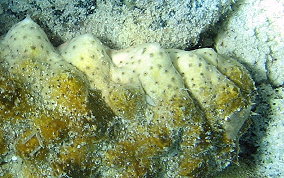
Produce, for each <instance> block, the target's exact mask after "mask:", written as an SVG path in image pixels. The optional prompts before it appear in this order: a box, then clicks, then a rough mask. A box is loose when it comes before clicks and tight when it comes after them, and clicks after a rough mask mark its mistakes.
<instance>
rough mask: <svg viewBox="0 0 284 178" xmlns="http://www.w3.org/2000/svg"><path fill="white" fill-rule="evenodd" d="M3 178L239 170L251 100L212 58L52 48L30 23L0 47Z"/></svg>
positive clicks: (240, 72)
mask: <svg viewBox="0 0 284 178" xmlns="http://www.w3.org/2000/svg"><path fill="white" fill-rule="evenodd" d="M0 49H1V50H0V64H1V65H0V70H1V76H0V117H1V120H0V124H1V128H0V161H1V162H0V174H1V176H4V177H5V176H6V177H45V176H50V177H64V176H65V177H66V176H67V177H89V176H98V177H183V176H189V177H205V176H209V175H210V176H211V175H213V174H214V173H216V172H217V171H220V170H222V169H224V168H225V167H227V166H228V165H229V164H230V163H232V162H237V161H238V139H239V137H240V135H241V134H242V133H243V132H244V131H245V130H246V129H247V125H248V124H249V123H248V122H247V121H246V119H247V118H248V115H249V114H250V109H251V105H252V97H253V92H254V90H255V87H254V82H253V81H252V79H251V77H250V75H249V73H248V71H247V70H246V69H245V68H244V67H243V66H242V65H241V64H240V63H238V62H237V61H236V60H233V59H231V58H227V57H224V56H221V55H219V54H217V53H216V52H215V51H214V50H213V49H209V48H204V49H198V50H193V51H183V50H177V49H164V48H162V47H161V46H160V45H159V44H157V43H148V44H141V45H137V46H134V47H130V48H127V49H122V50H113V49H111V48H109V47H107V46H105V45H103V44H102V43H101V42H100V41H99V40H98V39H97V38H96V37H95V36H93V35H91V34H85V35H81V36H78V37H76V38H73V39H72V40H70V41H69V42H66V43H64V44H62V45H60V46H59V47H58V48H55V47H53V45H52V44H51V43H50V41H49V39H48V37H47V35H46V34H45V33H44V31H43V30H42V29H41V28H40V27H39V26H38V25H37V24H36V23H35V22H33V21H32V20H31V19H30V18H29V17H28V18H26V19H25V20H23V21H21V22H19V23H18V24H16V25H15V26H14V27H13V28H11V29H10V30H9V32H8V33H7V34H6V35H5V37H4V38H3V39H2V40H1V42H0Z"/></svg>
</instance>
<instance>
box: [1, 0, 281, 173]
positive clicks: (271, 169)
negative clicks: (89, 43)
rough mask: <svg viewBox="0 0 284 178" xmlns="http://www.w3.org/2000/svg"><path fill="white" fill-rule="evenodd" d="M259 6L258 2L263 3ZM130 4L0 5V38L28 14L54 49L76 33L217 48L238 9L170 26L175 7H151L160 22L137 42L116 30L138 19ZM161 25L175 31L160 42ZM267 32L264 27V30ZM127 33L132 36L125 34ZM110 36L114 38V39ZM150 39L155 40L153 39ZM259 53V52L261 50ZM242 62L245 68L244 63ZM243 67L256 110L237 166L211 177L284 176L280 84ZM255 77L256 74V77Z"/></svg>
mask: <svg viewBox="0 0 284 178" xmlns="http://www.w3.org/2000/svg"><path fill="white" fill-rule="evenodd" d="M258 1H260V2H261V1H262V0H258ZM175 2H176V4H177V6H178V5H180V4H179V3H178V1H175ZM198 2H200V3H201V5H200V6H201V7H202V3H204V4H206V1H201V0H200V1H198ZM212 2H213V1H212ZM216 2H219V1H216ZM220 2H221V1H220ZM222 2H225V1H222ZM240 2H241V3H244V4H245V3H246V1H245V0H241V1H240ZM273 2H274V1H271V3H273ZM275 2H276V1H275ZM277 2H280V1H277ZM99 3H102V4H104V6H103V7H104V8H109V9H105V12H104V11H103V10H102V9H98V4H99ZM135 3H136V1H135V0H133V1H132V0H121V1H113V3H108V2H107V1H95V0H78V1H75V0H70V1H65V0H53V1H52V0H47V1H35V0H15V1H13V0H1V2H0V35H4V34H5V33H6V32H7V31H8V30H9V29H10V28H11V27H12V25H14V24H15V23H17V22H19V21H20V20H22V19H24V18H25V16H26V15H30V16H31V18H33V19H34V20H35V21H36V22H37V23H38V24H39V25H40V26H41V27H42V28H43V29H44V30H45V32H46V33H47V35H48V37H49V38H50V40H51V42H52V43H53V44H54V46H57V45H59V44H61V43H63V42H65V41H67V40H69V39H71V38H73V37H74V36H77V35H79V34H83V33H85V32H96V33H97V36H98V37H99V38H100V39H101V40H102V41H103V42H104V43H105V44H107V45H109V46H111V47H114V48H125V47H128V46H131V45H132V44H136V43H141V42H148V41H150V42H152V41H158V42H161V44H162V45H163V46H165V47H175V48H180V49H187V50H190V49H196V48H202V47H213V48H216V40H215V39H216V38H217V36H218V33H220V31H222V30H224V29H222V26H223V25H224V24H226V23H228V19H229V18H231V16H230V15H231V14H232V12H234V11H237V10H238V9H234V6H230V5H229V4H231V3H232V2H229V1H228V3H227V1H226V2H225V3H224V4H226V3H227V5H228V7H229V6H230V7H229V8H228V7H224V8H223V7H218V8H220V9H222V8H223V10H220V11H217V12H214V13H212V16H211V17H207V16H206V15H204V14H206V13H203V15H200V13H201V12H205V9H203V10H202V11H196V12H195V13H197V14H194V13H188V14H187V13H184V12H182V13H180V14H178V15H177V17H176V19H182V18H183V17H185V14H187V15H188V16H194V17H195V18H192V19H194V20H192V21H186V22H177V21H176V22H175V20H174V18H171V17H169V18H168V19H167V18H164V17H167V15H164V14H163V13H168V11H170V10H173V11H174V10H176V9H175V8H172V9H171V8H169V7H168V6H166V7H163V6H161V7H159V6H156V7H155V8H156V9H157V11H156V13H162V15H160V17H162V18H161V19H160V21H159V22H157V23H153V24H152V26H151V28H153V29H154V30H153V29H152V31H154V32H155V33H152V34H149V37H148V38H142V37H141V38H140V37H139V34H137V33H136V32H137V31H136V30H137V29H135V28H136V27H137V26H134V27H135V28H134V27H133V28H125V29H119V28H121V26H120V25H121V24H126V23H128V24H129V25H131V24H133V22H132V21H130V20H129V19H131V18H132V17H133V16H134V17H135V16H137V14H135V12H136V11H135V10H133V9H135V8H136V7H135V6H136V5H135ZM172 3H174V2H172ZM149 4H151V3H149ZM152 4H155V3H152ZM208 4H209V3H208ZM125 7H128V8H130V9H131V10H130V11H131V13H133V14H131V13H130V12H129V13H126V11H127V8H126V9H125ZM208 7H210V6H208ZM283 7H284V6H283ZM149 8H151V7H149ZM163 8H164V9H163ZM182 8H183V9H182ZM161 9H162V10H161ZM177 9H180V10H181V11H189V10H190V7H189V8H188V9H186V8H185V7H184V6H181V7H177ZM207 10H208V8H207ZM212 11H214V10H212ZM283 11H284V8H283V9H282V15H283ZM154 12H155V11H154ZM104 13H105V14H104ZM111 13H112V15H113V14H115V13H117V16H113V18H110V17H109V16H112V15H110V14H111ZM208 13H210V9H209V10H208ZM125 14H127V17H125V16H124V17H123V18H125V19H124V21H123V22H121V21H120V19H119V18H120V17H122V16H123V15H125ZM216 14H217V15H216ZM218 14H219V15H218ZM280 15H281V14H280ZM138 16H139V14H138ZM98 17H100V18H101V19H103V20H106V19H107V20H108V23H105V24H103V25H100V24H99V25H98V24H94V23H95V22H97V21H99V22H100V20H98V19H97V21H96V18H98ZM155 17H156V16H155ZM137 18H138V17H137ZM198 18H200V19H198ZM205 18H208V19H209V20H206V19H205ZM210 18H212V19H210ZM232 18H233V17H232ZM240 18H242V17H240ZM280 18H281V16H280ZM283 18H284V17H283V16H282V19H283ZM138 19H139V18H138ZM103 20H102V21H103ZM128 20H129V21H128ZM132 20H133V19H132ZM143 20H145V21H143ZM148 20H149V19H139V21H138V22H134V24H135V23H140V24H142V25H141V26H140V27H139V28H141V29H142V30H145V31H146V32H142V31H141V34H145V33H147V29H145V27H144V26H143V23H145V24H149V22H148ZM198 20H200V24H201V25H200V26H199V25H198V24H199V23H198V22H196V21H198ZM86 22H88V23H86ZM175 23H182V24H183V25H180V26H179V25H176V24H175ZM190 23H193V24H194V23H195V24H197V25H194V26H190ZM165 24H167V26H169V27H171V28H176V29H173V30H171V31H170V33H171V34H169V35H168V36H167V38H166V39H163V36H162V35H161V33H162V32H163V31H159V30H160V28H162V27H163V26H164V25H165ZM188 24H189V25H188ZM108 25H109V28H110V29H117V28H118V31H114V32H113V33H112V34H111V32H110V31H111V30H109V29H107V30H106V31H104V30H103V29H105V28H107V27H108ZM115 25H116V26H115ZM186 25H188V26H186ZM278 25H279V24H278ZM280 25H281V24H280ZM283 25H284V23H283V22H282V26H283ZM100 26H101V27H102V29H99V27H100ZM161 26H162V27H161ZM96 28H98V29H96ZM190 28H191V30H192V32H187V31H185V29H190ZM240 28H241V27H240ZM267 28H269V26H268V27H267ZM127 30H131V31H129V32H128V31H127ZM245 31H248V30H245ZM134 32H135V33H134ZM130 33H131V35H130ZM133 33H134V35H133ZM282 33H283V31H282ZM115 36H118V37H117V38H115ZM175 36H179V38H178V40H179V41H180V42H181V43H179V42H178V40H171V39H173V38H175ZM189 36H191V37H189ZM282 37H283V35H282V36H281V35H280V36H278V38H279V39H277V40H275V39H274V41H277V42H278V43H279V44H282V48H280V49H278V50H284V48H283V46H284V44H283V42H284V39H282ZM155 38H156V39H157V40H155ZM228 39H229V38H228ZM116 40H117V41H116ZM127 40H129V41H127ZM135 40H137V41H135ZM159 40H160V41H159ZM237 40H238V39H236V43H238V41H237ZM272 40H273V39H272ZM272 45H273V44H272ZM225 50H226V49H225ZM258 50H262V49H258ZM259 52H260V53H261V51H259ZM278 60H279V61H282V62H280V64H279V65H280V66H279V65H278V66H279V68H278V69H276V70H275V72H276V73H277V72H278V73H279V70H281V69H282V68H283V66H282V65H283V60H284V57H283V56H282V58H281V57H280V58H278ZM256 61H257V59H256ZM242 62H243V63H245V64H246V62H244V61H242ZM248 63H249V62H248ZM247 66H248V68H249V70H250V72H251V73H252V74H253V78H254V79H255V80H256V81H257V82H256V87H257V93H258V94H257V95H256V99H255V105H254V106H253V113H254V114H252V115H251V116H250V119H251V120H252V126H251V128H250V129H249V130H248V131H247V133H245V134H244V135H243V136H242V137H241V138H240V156H239V164H233V165H230V166H229V167H228V168H227V169H225V170H224V171H223V172H222V173H220V175H217V176H216V177H218V178H219V177H230V178H233V177H240V178H245V177H284V167H282V166H284V158H283V157H284V156H283V155H284V151H283V146H284V134H283V133H284V132H283V130H284V116H283V104H284V103H283V96H284V95H283V83H282V84H281V82H280V84H279V82H278V84H276V85H275V84H274V83H273V81H271V79H269V77H268V78H261V77H262V76H263V75H262V73H263V71H261V70H259V69H258V68H254V66H253V65H247ZM281 66H282V67H281ZM272 72H273V71H272ZM282 72H283V71H282ZM258 73H259V75H257V74H258ZM270 73H271V71H270ZM280 73H281V71H280ZM258 77H260V78H261V79H258ZM274 143H275V144H274ZM281 155H282V156H281ZM268 160H269V161H268Z"/></svg>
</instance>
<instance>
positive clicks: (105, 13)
mask: <svg viewBox="0 0 284 178" xmlns="http://www.w3.org/2000/svg"><path fill="white" fill-rule="evenodd" d="M233 2H234V0H211V1H203V0H199V1H195V0H191V1H188V0H178V1H153V0H150V1H144V0H107V1H106V0H68V1H66V0H45V1H38V0H13V1H11V0H1V1H0V14H1V9H2V15H0V26H2V29H0V35H1V33H2V34H3V33H6V32H5V31H8V29H10V28H11V26H12V25H13V24H15V23H17V22H19V21H20V20H22V19H23V18H24V17H25V16H26V15H27V14H29V15H30V16H31V17H32V18H33V19H34V20H35V21H36V22H38V23H39V24H40V25H41V26H42V27H43V28H44V29H46V33H47V34H48V36H50V40H51V41H53V43H56V44H60V43H61V42H62V41H67V40H71V39H72V38H74V37H76V36H78V35H80V34H84V33H93V34H95V35H96V37H98V38H99V39H100V40H101V41H103V42H104V43H105V44H107V45H108V46H109V47H112V48H116V49H122V48H126V47H130V46H133V45H139V44H143V43H149V42H157V43H159V44H160V45H161V46H162V47H163V48H179V49H185V48H189V47H193V46H195V45H197V43H198V41H199V38H200V34H201V33H203V32H205V31H206V30H208V29H209V28H210V27H211V26H212V25H213V24H215V23H216V22H217V21H218V19H219V18H220V17H221V16H222V15H224V14H225V13H226V12H227V11H228V10H229V9H230V7H231V6H230V5H231V4H233ZM1 7H2V8H1Z"/></svg>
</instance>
